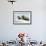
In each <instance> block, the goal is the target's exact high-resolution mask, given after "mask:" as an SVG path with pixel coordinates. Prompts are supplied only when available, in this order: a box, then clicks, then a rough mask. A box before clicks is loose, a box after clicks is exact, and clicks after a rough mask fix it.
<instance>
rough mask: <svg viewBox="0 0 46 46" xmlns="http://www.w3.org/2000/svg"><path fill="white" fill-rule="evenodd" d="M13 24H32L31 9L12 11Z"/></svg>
mask: <svg viewBox="0 0 46 46" xmlns="http://www.w3.org/2000/svg"><path fill="white" fill-rule="evenodd" d="M13 24H20V25H21V24H32V11H13Z"/></svg>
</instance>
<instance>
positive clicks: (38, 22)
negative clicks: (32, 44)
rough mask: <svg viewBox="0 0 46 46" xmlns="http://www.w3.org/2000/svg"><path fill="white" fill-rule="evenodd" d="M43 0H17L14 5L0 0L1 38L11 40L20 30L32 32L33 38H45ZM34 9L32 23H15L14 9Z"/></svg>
mask: <svg viewBox="0 0 46 46" xmlns="http://www.w3.org/2000/svg"><path fill="white" fill-rule="evenodd" d="M42 3H43V2H42V0H17V1H16V3H14V5H12V4H11V3H9V2H8V1H7V0H0V40H11V39H15V38H16V37H17V34H18V33H19V32H27V33H29V34H31V38H32V39H33V40H37V41H40V40H45V39H46V38H44V37H45V36H44V35H46V33H45V32H46V31H45V30H46V28H45V27H46V23H45V19H46V16H43V10H42ZM13 10H14V11H24V10H27V11H28V10H29V11H32V25H13V14H12V13H13V12H12V11H13Z"/></svg>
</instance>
